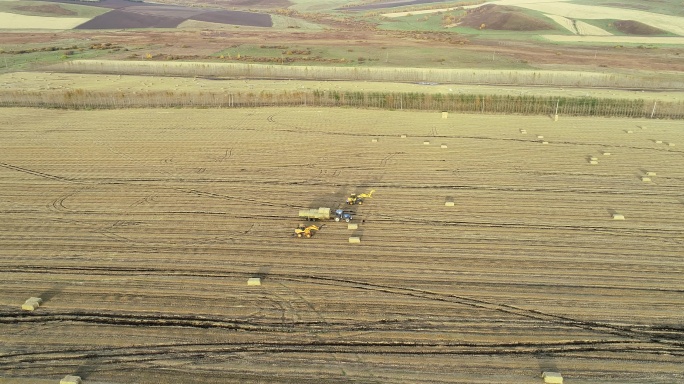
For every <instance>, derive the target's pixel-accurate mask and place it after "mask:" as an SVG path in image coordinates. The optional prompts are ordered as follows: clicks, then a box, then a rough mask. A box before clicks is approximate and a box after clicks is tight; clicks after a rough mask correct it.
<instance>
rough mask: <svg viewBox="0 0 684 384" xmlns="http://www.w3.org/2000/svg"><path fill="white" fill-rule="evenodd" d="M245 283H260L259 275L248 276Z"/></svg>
mask: <svg viewBox="0 0 684 384" xmlns="http://www.w3.org/2000/svg"><path fill="white" fill-rule="evenodd" d="M247 285H261V278H260V277H250V278H249V279H247Z"/></svg>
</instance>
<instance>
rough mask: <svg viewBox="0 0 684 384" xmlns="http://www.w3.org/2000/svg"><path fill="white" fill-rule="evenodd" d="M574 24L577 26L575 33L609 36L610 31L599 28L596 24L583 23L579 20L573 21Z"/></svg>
mask: <svg viewBox="0 0 684 384" xmlns="http://www.w3.org/2000/svg"><path fill="white" fill-rule="evenodd" d="M575 26H576V27H577V33H578V34H580V35H584V36H610V35H612V33H610V32H608V31H606V30H605V29H602V28H599V27H597V26H594V25H591V24H589V23H585V22H584V21H581V20H576V21H575Z"/></svg>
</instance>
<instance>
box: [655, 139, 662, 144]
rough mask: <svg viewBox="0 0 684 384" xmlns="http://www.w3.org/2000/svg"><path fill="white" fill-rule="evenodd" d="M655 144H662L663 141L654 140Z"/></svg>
mask: <svg viewBox="0 0 684 384" xmlns="http://www.w3.org/2000/svg"><path fill="white" fill-rule="evenodd" d="M655 143H656V144H662V143H663V141H662V140H656V141H655Z"/></svg>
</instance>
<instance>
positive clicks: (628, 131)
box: [625, 129, 634, 133]
mask: <svg viewBox="0 0 684 384" xmlns="http://www.w3.org/2000/svg"><path fill="white" fill-rule="evenodd" d="M625 132H626V133H634V131H632V130H631V129H628V130H626V131H625Z"/></svg>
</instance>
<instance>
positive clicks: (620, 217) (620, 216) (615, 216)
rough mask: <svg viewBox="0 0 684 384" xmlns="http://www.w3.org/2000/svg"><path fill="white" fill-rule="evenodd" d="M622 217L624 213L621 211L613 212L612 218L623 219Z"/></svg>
mask: <svg viewBox="0 0 684 384" xmlns="http://www.w3.org/2000/svg"><path fill="white" fill-rule="evenodd" d="M624 219H625V215H623V214H621V213H613V220H624Z"/></svg>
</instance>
